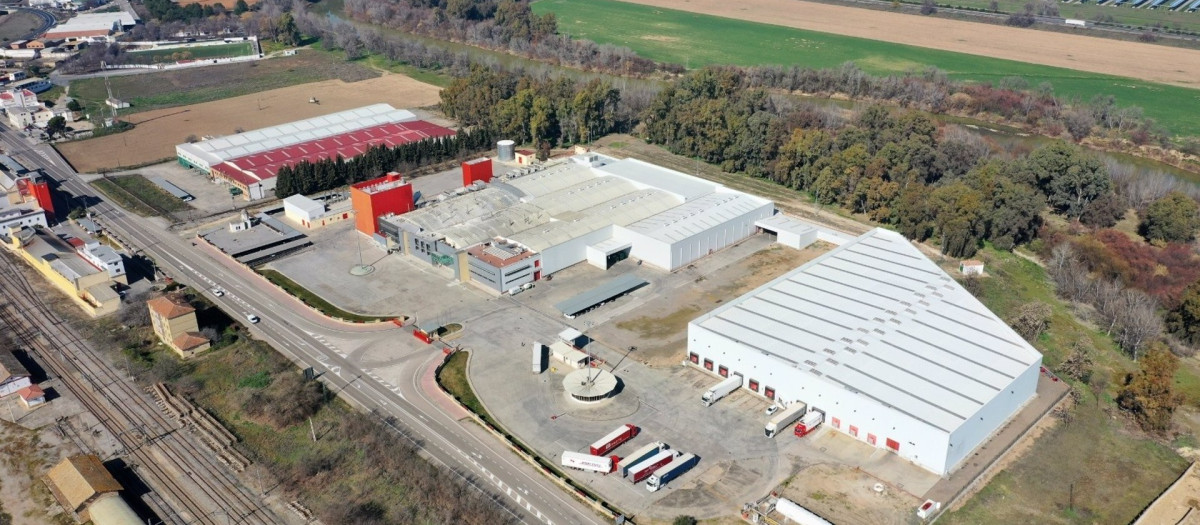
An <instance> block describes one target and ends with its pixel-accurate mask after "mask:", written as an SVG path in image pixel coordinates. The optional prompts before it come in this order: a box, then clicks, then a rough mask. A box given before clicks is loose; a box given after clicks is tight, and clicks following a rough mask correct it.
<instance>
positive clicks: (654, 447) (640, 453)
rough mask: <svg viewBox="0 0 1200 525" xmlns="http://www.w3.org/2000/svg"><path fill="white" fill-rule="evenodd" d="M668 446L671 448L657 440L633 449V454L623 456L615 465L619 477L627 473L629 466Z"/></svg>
mask: <svg viewBox="0 0 1200 525" xmlns="http://www.w3.org/2000/svg"><path fill="white" fill-rule="evenodd" d="M669 448H671V447H669V446H667V444H666V443H663V442H662V441H659V442H657V443H651V444H649V445H646V446H644V447H642V448H639V449H637V450H635V451H634V452H633V454H630V455H628V456H625V459H622V460H621V461H620V462H618V463H617V464H618V465H619V467H617V468H618V469H619V470H620V472H621V477H625V476H627V475H629V468H630V467H632V466H634V465H637V464H638V463H639V462H641V461H643V460H645V459H647V458H649V457H650V456H653V455H655V454H658V452H659V451H660V450H666V449H669Z"/></svg>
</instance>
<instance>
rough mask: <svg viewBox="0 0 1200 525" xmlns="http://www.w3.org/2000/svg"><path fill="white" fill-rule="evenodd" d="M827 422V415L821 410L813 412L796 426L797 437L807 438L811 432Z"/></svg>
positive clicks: (806, 415)
mask: <svg viewBox="0 0 1200 525" xmlns="http://www.w3.org/2000/svg"><path fill="white" fill-rule="evenodd" d="M824 421H825V413H824V412H821V411H820V410H813V411H812V412H809V413H807V414H805V415H804V417H803V418H801V419H800V422H799V423H797V424H796V437H804V436H807V435H808V434H809V433H810V432H812V431H814V430H816V429H817V427H819V426H821V423H823V422H824Z"/></svg>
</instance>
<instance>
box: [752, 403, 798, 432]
mask: <svg viewBox="0 0 1200 525" xmlns="http://www.w3.org/2000/svg"><path fill="white" fill-rule="evenodd" d="M807 411H808V405H807V404H806V403H804V402H803V401H797V402H795V403H792V404H790V405H788V406H787V407H785V408H784V409H783V410H782V411H781V412H779V413H777V414H775V417H772V418H771V419H770V421H767V426H766V428H764V429H763V431H764V432H765V433H766V434H767V437H769V438H772V437H775V434H778V433H779V429H781V428H787V426H788V425H790V424H792V423H795V422H796V420H797V419H800V418H801V417H803V416H804V413H805V412H807Z"/></svg>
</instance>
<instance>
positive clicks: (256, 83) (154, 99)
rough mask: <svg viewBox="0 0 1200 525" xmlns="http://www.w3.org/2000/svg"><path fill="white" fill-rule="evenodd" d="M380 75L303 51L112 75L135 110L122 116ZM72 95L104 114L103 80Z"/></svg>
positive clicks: (80, 83) (118, 92)
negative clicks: (286, 55)
mask: <svg viewBox="0 0 1200 525" xmlns="http://www.w3.org/2000/svg"><path fill="white" fill-rule="evenodd" d="M377 76H379V73H378V72H375V71H372V70H370V69H368V68H366V67H363V66H361V65H358V64H354V63H348V62H346V61H345V60H341V59H338V58H337V57H334V56H332V55H331V54H329V53H322V52H317V51H311V50H303V51H301V52H299V53H297V54H296V55H295V56H291V57H280V58H272V59H268V60H259V61H256V62H247V63H241V64H226V65H220V66H211V67H201V68H195V69H181V70H176V71H165V72H161V73H147V74H143V75H126V76H114V77H109V79H108V83H109V86H111V88H112V94H113V96H114V97H116V98H119V99H121V100H124V101H126V102H129V103H130V104H131V106H132V107H130V108H128V109H124V110H121V114H122V115H128V114H131V113H139V112H144V111H153V110H158V109H163V108H170V107H175V106H186V105H189V104H199V103H202V102H210V101H213V100H221V99H226V98H232V97H237V96H241V95H247V94H250V93H258V92H261V91H267V90H272V89H278V88H283V87H287V86H294V85H297V84H306V83H309V82H319V81H322V80H330V79H339V80H343V81H346V82H356V81H359V80H366V79H368V78H374V77H377ZM70 95H71V96H72V97H74V98H76V99H78V100H79V102H80V103H81V104H83V105H84V106H85V107H86V108H87V109H88V110H89V112H93V113H94V112H95V111H97V110H101V109H102V108H103V107H104V99H106V98H108V94H107V91H106V90H105V87H104V79H103V78H88V79H82V80H74V81H72V82H71V87H70Z"/></svg>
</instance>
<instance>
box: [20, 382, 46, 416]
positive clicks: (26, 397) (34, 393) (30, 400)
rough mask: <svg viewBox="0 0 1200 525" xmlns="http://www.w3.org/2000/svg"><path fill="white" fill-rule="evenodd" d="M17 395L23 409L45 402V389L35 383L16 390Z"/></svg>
mask: <svg viewBox="0 0 1200 525" xmlns="http://www.w3.org/2000/svg"><path fill="white" fill-rule="evenodd" d="M17 397H18V398H19V399H20V400H21V404H22V405H24V406H25V409H26V410H28V409H30V408H33V407H36V406H38V405H40V404H42V403H45V402H46V391H45V390H42V387H40V386H37V385H29V386H27V387H25V388H22V389H21V390H18V391H17Z"/></svg>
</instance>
